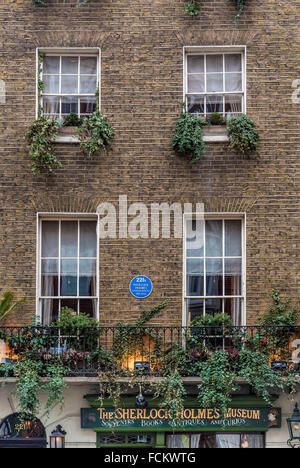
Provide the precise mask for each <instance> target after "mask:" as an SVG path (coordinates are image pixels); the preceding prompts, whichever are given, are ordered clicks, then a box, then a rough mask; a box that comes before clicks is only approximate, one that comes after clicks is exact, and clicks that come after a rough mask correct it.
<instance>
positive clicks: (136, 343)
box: [113, 299, 170, 362]
mask: <svg viewBox="0 0 300 468" xmlns="http://www.w3.org/2000/svg"><path fill="white" fill-rule="evenodd" d="M169 302H170V299H166V300H165V301H163V302H162V303H161V304H159V305H158V306H155V307H153V308H152V309H150V310H149V311H146V310H142V312H141V315H140V317H139V318H138V320H137V321H136V323H135V324H127V325H125V324H124V323H122V322H119V323H118V326H119V327H120V328H119V329H118V331H117V333H116V334H115V336H114V342H113V354H114V357H115V358H116V359H117V360H118V361H119V362H120V361H121V359H122V357H124V356H125V357H126V356H129V355H131V354H132V353H138V352H142V353H144V354H147V355H148V358H149V359H150V360H151V358H153V359H155V356H156V355H157V354H159V347H160V337H159V336H156V335H155V334H153V333H151V330H149V331H148V330H145V329H144V328H142V327H144V326H145V324H146V323H147V322H149V320H151V319H152V318H153V317H155V315H157V314H158V313H159V312H160V311H161V310H162V309H164V308H165V307H166V306H167V305H168V304H169ZM145 337H150V338H152V339H153V341H154V346H155V349H154V350H153V352H149V350H148V349H145V344H144V339H145Z"/></svg>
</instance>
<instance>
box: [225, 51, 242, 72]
mask: <svg viewBox="0 0 300 468" xmlns="http://www.w3.org/2000/svg"><path fill="white" fill-rule="evenodd" d="M241 71H242V56H241V54H225V72H241Z"/></svg>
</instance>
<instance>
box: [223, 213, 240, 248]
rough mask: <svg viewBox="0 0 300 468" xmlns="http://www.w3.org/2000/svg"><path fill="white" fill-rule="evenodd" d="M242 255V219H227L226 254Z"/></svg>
mask: <svg viewBox="0 0 300 468" xmlns="http://www.w3.org/2000/svg"><path fill="white" fill-rule="evenodd" d="M241 255H242V221H240V220H226V221H225V256H226V257H240V256H241Z"/></svg>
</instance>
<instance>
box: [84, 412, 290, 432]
mask: <svg viewBox="0 0 300 468" xmlns="http://www.w3.org/2000/svg"><path fill="white" fill-rule="evenodd" d="M280 427H281V409H280V408H229V409H228V410H227V413H226V414H222V413H221V412H220V411H219V410H215V409H202V408H185V409H184V410H183V411H182V412H180V413H177V415H176V416H173V415H172V413H171V412H170V411H168V410H166V409H165V408H149V409H136V408H117V409H113V408H83V409H82V410H81V428H82V429H101V430H103V429H107V430H110V429H118V430H122V429H126V430H128V429H130V428H132V429H145V430H162V429H166V430H168V429H169V430H170V429H171V430H178V431H180V430H187V429H188V428H190V429H192V430H195V429H199V430H202V431H203V430H212V431H213V430H231V431H232V430H238V431H241V430H243V431H246V430H251V429H253V428H255V429H256V430H258V429H261V430H268V429H271V428H280Z"/></svg>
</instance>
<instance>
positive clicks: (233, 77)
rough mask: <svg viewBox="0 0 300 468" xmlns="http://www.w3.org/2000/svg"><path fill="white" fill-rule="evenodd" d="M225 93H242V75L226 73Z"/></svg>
mask: <svg viewBox="0 0 300 468" xmlns="http://www.w3.org/2000/svg"><path fill="white" fill-rule="evenodd" d="M225 91H227V92H230V91H231V92H232V91H242V74H241V73H226V75H225Z"/></svg>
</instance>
